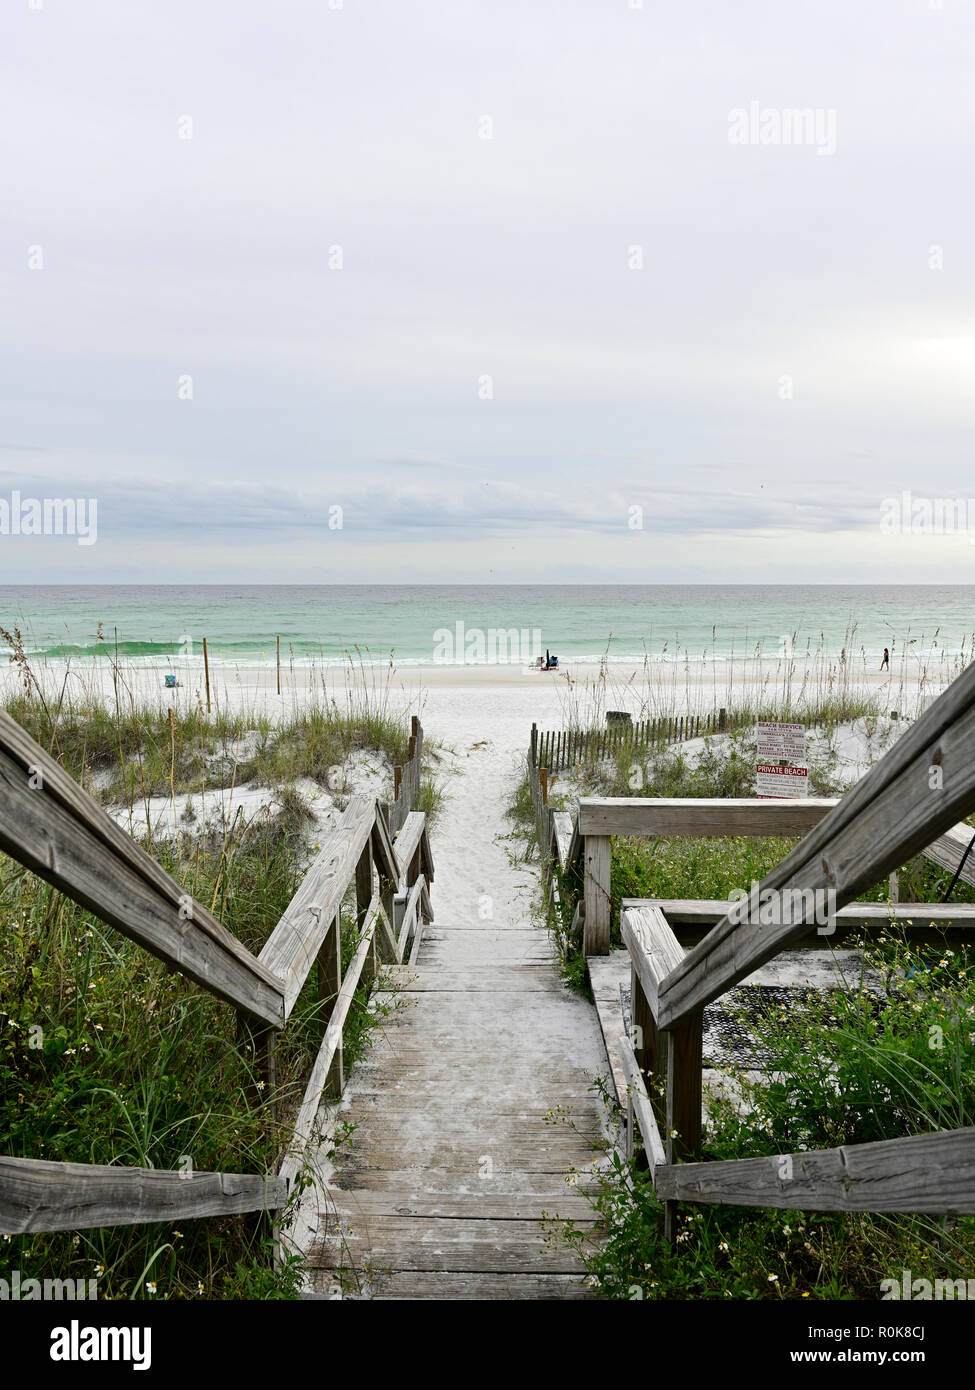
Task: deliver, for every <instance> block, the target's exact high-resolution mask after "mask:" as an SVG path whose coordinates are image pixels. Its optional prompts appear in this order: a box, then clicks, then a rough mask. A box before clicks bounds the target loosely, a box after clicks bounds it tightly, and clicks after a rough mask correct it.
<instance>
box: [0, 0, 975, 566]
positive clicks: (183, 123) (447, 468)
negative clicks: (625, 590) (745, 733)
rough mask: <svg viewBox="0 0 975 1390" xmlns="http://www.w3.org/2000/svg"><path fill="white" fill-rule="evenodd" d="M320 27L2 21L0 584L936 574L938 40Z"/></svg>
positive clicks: (379, 1) (907, 14) (971, 119)
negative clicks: (15, 531) (83, 522)
mask: <svg viewBox="0 0 975 1390" xmlns="http://www.w3.org/2000/svg"><path fill="white" fill-rule="evenodd" d="M331 2H332V5H334V6H336V8H330V5H329V2H328V0H102V2H101V3H98V0H33V5H34V6H37V5H40V6H41V8H33V7H32V5H31V3H30V0H8V3H6V4H5V5H4V7H3V11H2V17H0V294H2V314H0V344H2V358H3V371H2V378H0V383H2V384H0V498H6V499H7V501H8V502H9V501H10V500H11V499H12V496H13V492H14V491H15V490H17V491H19V492H20V493H21V495H22V497H24V496H32V497H37V498H44V497H65V496H72V497H81V498H94V499H96V501H97V508H98V510H97V543H96V544H94V545H86V546H79V545H78V544H77V543H76V541H75V539H74V538H72V537H68V536H51V537H33V536H30V537H25V536H12V535H6V536H4V535H0V580H2V581H3V582H21V583H25V582H43V581H45V580H50V581H58V580H60V581H62V582H72V581H77V582H126V581H128V582H138V581H166V580H179V581H186V580H200V581H215V582H219V581H224V580H226V581H241V580H251V581H268V582H273V581H291V582H301V581H306V582H330V581H335V582H367V581H372V582H384V581H390V582H395V581H413V582H428V581H429V582H436V581H443V582H451V581H457V582H462V581H468V582H478V581H485V582H494V581H506V580H509V581H512V582H516V581H531V580H539V581H550V582H571V581H579V582H586V581H614V580H618V581H621V582H625V581H629V580H633V581H639V580H642V581H646V582H675V581H687V582H695V581H697V582H706V581H712V582H721V581H739V582H741V581H749V580H755V581H756V582H768V581H773V580H780V581H783V582H786V581H790V580H793V581H810V582H816V581H821V582H835V581H863V582H872V581H876V582H882V581H900V582H904V581H908V580H912V579H914V580H917V581H919V582H922V581H923V582H935V581H948V582H950V581H958V582H967V581H970V580H971V579H972V578H973V574H975V569H973V566H975V548H973V547H972V546H971V545H969V544H968V538H967V537H966V536H962V535H953V536H928V535H923V534H921V535H908V536H904V535H896V534H895V535H891V534H885V533H884V532H882V530H881V526H880V521H881V515H882V513H881V507H882V503H883V500H884V499H885V498H887V497H890V496H891V495H893V494H898V493H900V492H901V491H902V490H903V489H909V490H910V491H911V492H912V494H913V495H914V496H926V497H966V498H967V497H968V496H972V497H973V498H975V467H973V450H972V440H973V425H975V319H973V289H975V225H973V223H975V218H973V213H975V191H973V190H975V178H973V174H975V167H973V166H975V161H973V157H972V152H971V145H972V136H973V130H975V83H973V82H972V80H971V74H972V71H973V70H975V5H973V3H972V0H943V4H942V6H941V7H939V6H938V5H937V3H936V0H935V4H933V5H932V4H929V3H928V0H856V3H850V0H816V3H815V4H810V3H809V2H808V0H735V3H729V0H695V3H693V4H676V5H675V4H664V3H662V2H661V0H643V5H642V8H641V7H640V5H639V4H638V3H637V0H342V4H341V6H340V7H339V5H338V0H331ZM790 110H799V111H802V110H808V111H809V112H810V113H815V115H816V119H815V120H812V119H811V120H810V122H809V124H808V125H803V126H801V127H800V126H797V127H794V128H792V129H793V138H791V139H790V138H789V130H790V127H789V125H788V124H786V125H785V126H784V127H783V124H782V122H783V120H784V121H786V122H788V119H789V118H787V117H782V116H781V113H782V112H786V111H790ZM735 112H743V113H745V114H744V116H734V115H733V114H732V113H735ZM742 122H744V125H743V124H742ZM743 132H744V133H743ZM796 132H798V138H797V137H796ZM776 141H777V143H776ZM641 259H642V268H639V265H640V262H641ZM336 507H341V509H342V512H341V521H342V526H341V529H338V528H337V527H336V525H335V521H336V519H337V517H338V513H336V512H335V511H334V510H332V511H330V509H334V508H336ZM635 508H642V509H643V512H642V520H643V526H642V529H638V528H637V527H636V526H635V524H634V522H635V521H638V520H639V517H640V514H639V512H636V511H634V510H633V509H635ZM330 517H331V518H332V521H333V525H332V527H330V526H329V519H330ZM973 522H975V503H973Z"/></svg>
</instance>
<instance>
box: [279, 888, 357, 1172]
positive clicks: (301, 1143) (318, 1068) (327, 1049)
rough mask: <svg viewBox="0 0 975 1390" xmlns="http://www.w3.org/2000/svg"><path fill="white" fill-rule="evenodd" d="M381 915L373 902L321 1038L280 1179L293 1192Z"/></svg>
mask: <svg viewBox="0 0 975 1390" xmlns="http://www.w3.org/2000/svg"><path fill="white" fill-rule="evenodd" d="M381 915H382V904H381V903H380V901H379V899H378V897H377V898H374V899H373V902H372V906H371V907H370V909H369V911H368V913H367V914H366V920H365V922H364V923H363V928H362V938H361V940H360V941H359V945H358V947H357V948H356V953H355V955H354V956H353V957H352V960H351V962H350V963H349V968H348V970H347V971H346V973H345V978H344V979H343V980H342V985H341V988H340V989H339V992H338V996H337V998H336V1000H335V1003H334V1005H333V1007H332V1012H331V1014H330V1016H329V1020H328V1027H327V1028H326V1029H325V1036H324V1037H323V1038H322V1045H321V1047H320V1048H319V1051H318V1056H317V1057H316V1058H315V1064H314V1066H313V1067H312V1069H311V1076H310V1077H309V1078H308V1085H307V1086H306V1087H305V1094H304V1097H303V1099H302V1102H301V1107H300V1109H299V1110H298V1115H297V1118H296V1120H295V1126H294V1131H293V1133H292V1138H291V1142H290V1144H289V1146H288V1152H287V1154H286V1156H285V1159H284V1161H283V1163H282V1164H281V1168H280V1176H281V1178H282V1179H284V1181H285V1182H286V1183H287V1185H288V1188H289V1189H290V1187H291V1183H292V1182H293V1181H294V1178H295V1176H296V1174H297V1173H298V1170H299V1169H300V1167H301V1162H302V1157H303V1155H304V1151H305V1149H306V1147H307V1145H308V1144H309V1142H310V1141H311V1140H312V1138H313V1137H314V1134H315V1119H316V1116H317V1114H318V1109H319V1106H320V1105H321V1100H322V1094H323V1092H324V1090H325V1084H326V1081H327V1080H328V1077H329V1073H330V1072H331V1070H332V1064H333V1062H334V1060H335V1057H336V1055H337V1053H338V1050H339V1048H340V1047H341V1045H342V1030H343V1028H344V1027H345V1020H346V1018H347V1017H348V1013H349V1008H350V1006H351V1004H352V999H353V996H354V994H355V991H356V987H357V985H358V983H359V979H360V977H361V975H362V971H363V967H364V966H365V963H366V959H367V957H368V955H369V951H370V949H371V947H372V939H373V936H374V934H375V931H376V923H377V921H378V920H379V918H380V916H381Z"/></svg>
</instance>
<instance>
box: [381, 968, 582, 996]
mask: <svg viewBox="0 0 975 1390" xmlns="http://www.w3.org/2000/svg"><path fill="white" fill-rule="evenodd" d="M387 981H388V983H389V984H390V986H391V987H392V988H394V989H397V990H401V991H403V992H404V993H409V994H480V993H487V994H497V993H503V994H511V993H524V992H526V991H528V992H529V993H537V994H555V995H562V994H566V993H567V986H566V985H564V984H563V983H562V981H561V980H560V979H559V978H558V976H557V975H555V974H554V972H553V971H552V970H551V969H545V968H544V966H543V967H542V968H539V966H537V965H498V966H493V965H464V966H459V965H457V966H451V965H430V966H424V968H423V970H422V971H420V970H416V969H415V968H413V967H412V966H408V965H397V966H392V965H391V966H387V967H386V968H385V969H384V970H383V972H382V976H381V983H386V982H387Z"/></svg>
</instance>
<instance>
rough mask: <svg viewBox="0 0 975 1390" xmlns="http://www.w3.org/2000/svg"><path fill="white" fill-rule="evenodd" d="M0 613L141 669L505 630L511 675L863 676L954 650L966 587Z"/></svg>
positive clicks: (73, 606)
mask: <svg viewBox="0 0 975 1390" xmlns="http://www.w3.org/2000/svg"><path fill="white" fill-rule="evenodd" d="M0 614H2V625H3V627H5V628H7V629H11V628H12V627H13V626H15V625H16V626H19V627H20V628H21V631H22V633H23V635H24V640H25V647H26V649H27V650H28V652H30V653H31V654H32V655H35V656H44V657H48V658H64V657H68V656H70V657H71V658H72V659H73V660H75V661H86V660H92V659H97V657H98V656H99V655H107V654H109V652H111V653H112V654H114V652H115V649H116V647H115V644H116V635H117V640H118V650H119V653H120V655H124V656H125V657H126V658H127V659H133V660H135V661H137V662H145V663H146V664H156V663H158V664H165V663H166V661H167V660H168V659H169V658H171V657H172V656H175V655H177V654H179V653H180V652H181V651H182V652H183V653H192V654H198V653H199V652H200V651H201V650H202V638H203V637H206V638H207V640H208V648H209V650H210V652H211V654H212V656H213V658H214V660H216V661H218V662H219V661H222V662H229V663H239V664H241V665H251V664H261V663H264V662H267V663H271V662H273V661H274V654H275V638H276V637H277V636H279V635H280V638H281V652H282V659H283V660H291V659H292V657H293V658H294V660H295V662H296V663H298V664H303V663H309V662H311V661H312V660H315V661H318V662H322V661H324V662H326V663H340V662H342V661H344V660H345V659H346V654H347V653H350V652H354V649H355V648H356V647H358V648H359V649H360V650H361V651H362V653H363V654H364V655H365V657H366V659H367V660H369V661H375V662H386V661H388V660H389V657H390V653H393V655H394V657H395V660H396V661H397V663H398V664H400V665H427V664H436V663H438V662H443V661H444V660H450V659H458V658H459V659H461V660H463V659H465V657H466V659H467V660H468V661H474V662H476V661H477V660H479V659H491V652H492V651H495V652H496V651H497V648H496V647H492V645H491V641H490V639H489V638H488V640H487V642H486V643H481V644H480V645H479V643H478V640H477V638H476V634H477V633H478V632H480V633H483V634H485V636H486V637H487V636H488V634H490V632H491V630H492V629H493V630H500V629H504V630H508V629H516V630H517V631H518V632H519V634H521V635H522V642H523V644H527V646H528V648H529V649H528V650H526V649H525V646H524V645H522V646H521V647H520V649H519V650H518V651H517V653H512V652H511V648H510V647H509V648H508V651H509V654H510V655H511V656H512V657H513V659H515V660H516V661H517V663H518V664H521V665H523V664H526V662H527V661H528V660H529V659H530V658H531V657H532V656H534V655H535V654H536V652H537V651H542V652H544V650H545V649H546V648H548V649H550V650H551V651H552V652H554V653H556V654H557V655H558V656H559V658H560V660H561V661H562V662H563V663H564V662H569V661H572V662H579V663H591V664H595V663H598V662H599V661H600V659H601V658H602V657H603V656H604V655H606V654H607V653H608V655H609V658H610V660H612V661H642V660H643V659H644V657H648V658H649V659H650V660H653V661H665V662H670V661H675V660H676V661H681V660H684V659H685V658H687V657H689V658H691V659H694V660H696V659H700V658H702V657H706V658H708V659H712V658H713V659H716V660H727V659H728V658H729V657H731V656H732V655H733V656H735V657H736V658H737V657H753V656H755V655H756V654H759V653H760V654H762V655H764V656H768V657H777V656H780V655H782V654H783V652H785V651H788V650H790V649H791V647H792V641H793V638H795V649H794V653H795V655H796V656H800V657H801V656H802V655H803V654H805V653H807V652H809V653H814V652H816V651H817V650H818V651H819V652H821V654H822V655H823V656H825V657H826V658H828V659H831V660H835V659H836V658H838V657H839V655H840V653H841V651H843V650H844V649H846V650H847V653H848V656H849V657H850V659H851V660H855V661H856V662H858V663H859V662H863V663H865V664H866V666H867V667H868V668H873V667H875V666H879V663H880V657H881V653H882V651H883V648H884V647H889V648H890V651H891V654H892V657H897V656H899V655H903V654H904V652H905V651H907V652H908V654H909V655H912V656H913V655H917V656H919V657H921V658H922V659H927V658H928V657H929V656H930V655H931V653H932V644H933V650H934V651H935V652H937V653H946V654H947V655H948V656H952V657H954V656H956V655H959V654H961V655H967V653H968V652H969V651H970V649H971V645H972V630H973V628H975V585H947V586H935V585H924V586H914V585H882V586H881V585H869V586H868V585H858V586H840V585H835V586H834V585H777V586H772V585H769V586H764V585H678V586H670V585H531V586H529V585H497V586H494V585H471V586H467V585H447V586H443V587H439V586H432V585H423V586H420V585H418V586H414V587H394V586H383V585H364V586H352V585H341V586H315V585H295V586H291V585H213V586H200V585H194V586H192V587H183V586H180V585H161V586H157V585H131V586H119V587H114V586H108V585H104V586H91V587H85V586H76V587H60V586H59V587H44V586H34V585H32V586H23V587H21V586H17V587H13V586H8V587H5V588H0ZM99 622H101V624H102V631H103V633H104V636H105V639H106V640H105V641H103V642H99V641H98V640H97V633H98V624H99ZM458 623H460V624H462V625H463V637H462V640H461V642H460V643H458V641H457V635H456V634H457V624H458ZM445 634H448V638H447V639H445ZM472 634H474V636H473V637H472ZM3 646H4V648H5V650H9V648H7V645H6V643H4V644H3ZM482 648H483V652H484V654H483V655H480V654H479V653H480V652H481V650H482ZM451 649H452V651H451Z"/></svg>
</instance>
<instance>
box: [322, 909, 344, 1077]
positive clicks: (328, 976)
mask: <svg viewBox="0 0 975 1390" xmlns="http://www.w3.org/2000/svg"><path fill="white" fill-rule="evenodd" d="M341 988H342V913H341V911H338V912H336V914H335V921H334V922H333V923H332V926H331V929H330V930H329V933H328V935H327V936H326V938H325V940H324V941H323V942H322V949H321V950H320V951H319V953H318V997H319V1000H320V1001H321V1022H322V1036H323V1037H324V1035H325V1030H326V1028H327V1027H328V1021H329V1019H330V1018H331V1017H332V1010H333V1009H334V1008H335V1001H336V999H337V998H338V993H339V990H340V989H341ZM344 1087H345V1067H344V1063H343V1060H342V1039H341V1038H340V1039H339V1045H338V1048H337V1049H336V1053H335V1057H334V1059H333V1061H332V1065H331V1066H330V1067H329V1069H328V1076H327V1077H326V1078H325V1085H324V1088H323V1094H324V1095H326V1096H328V1097H329V1098H330V1099H334V1098H336V1097H338V1096H340V1095H341V1094H342V1091H343V1089H344Z"/></svg>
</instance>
